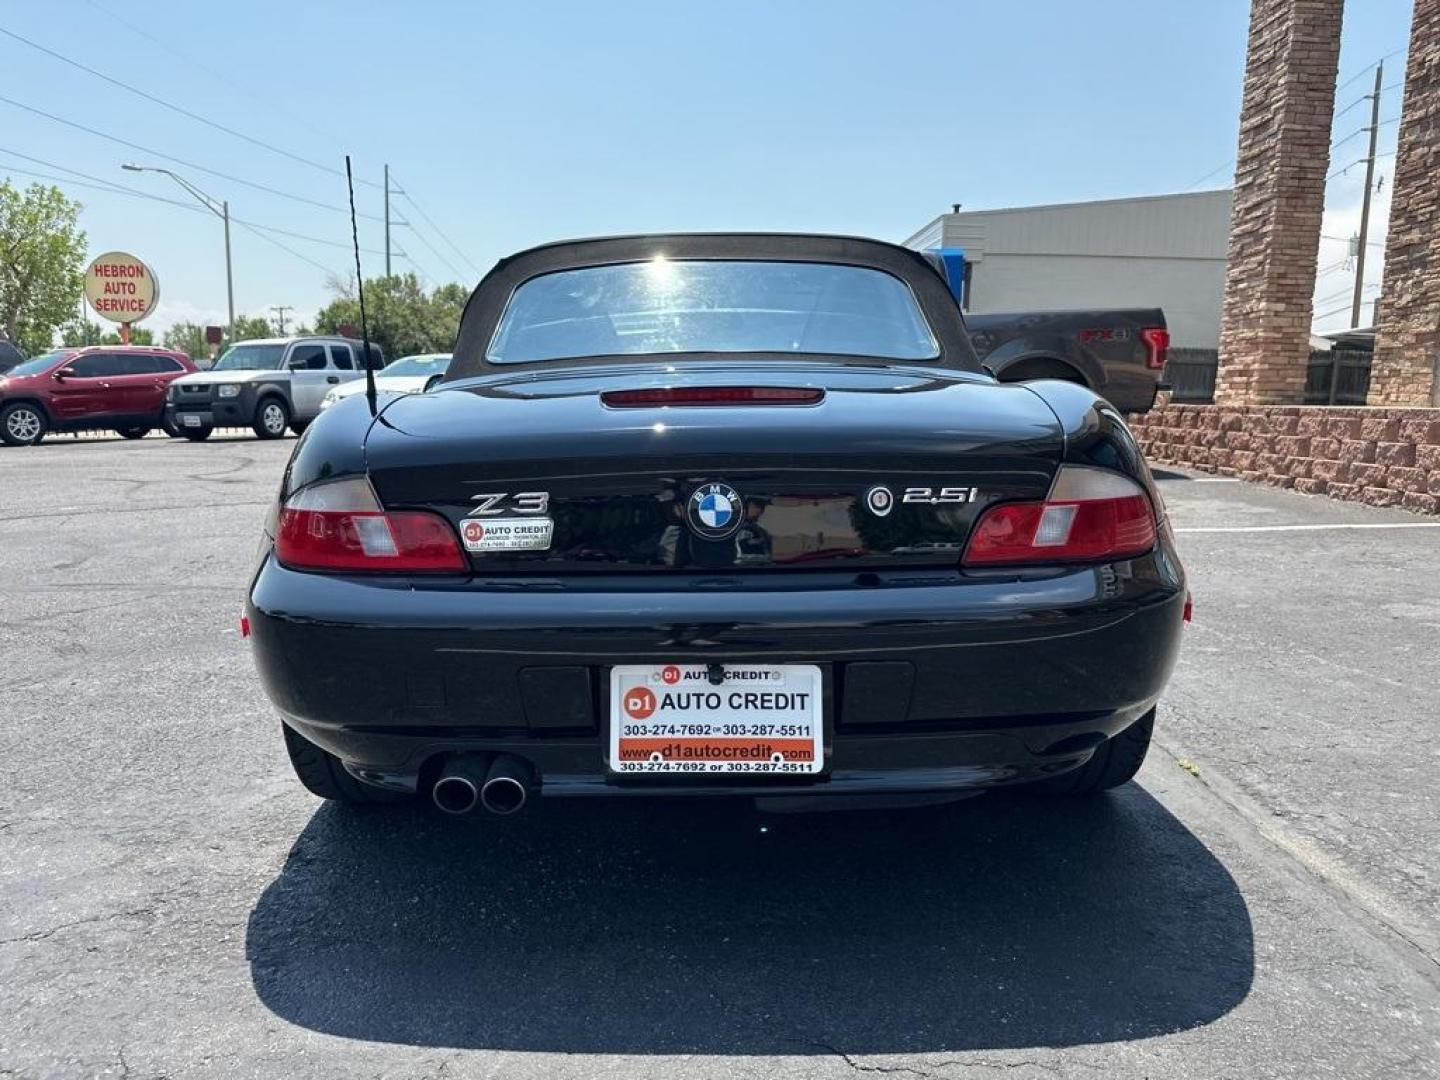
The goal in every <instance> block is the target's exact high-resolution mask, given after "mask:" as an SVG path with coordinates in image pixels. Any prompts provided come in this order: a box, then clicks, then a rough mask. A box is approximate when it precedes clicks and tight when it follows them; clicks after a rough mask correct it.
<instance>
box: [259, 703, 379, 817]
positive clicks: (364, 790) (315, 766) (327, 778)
mask: <svg viewBox="0 0 1440 1080" xmlns="http://www.w3.org/2000/svg"><path fill="white" fill-rule="evenodd" d="M280 730H281V731H282V732H284V734H285V752H286V753H287V754H289V755H290V767H291V768H293V769H294V770H295V775H296V776H297V777H299V778H300V783H302V784H304V785H305V790H307V791H308V792H310V794H312V795H318V796H320V798H322V799H333V800H334V801H335V802H343V803H353V804H355V805H374V804H376V803H393V802H401V801H403V800H404V799H405V796H404V795H401V794H400V793H399V792H396V791H386V790H384V789H383V788H377V787H372V786H371V785H369V784H362V783H361V782H360V781H359V780H356V779H355V778H354V777H353V776H351V775H350V774H349V773H348V772H346V771H345V766H344V765H341V764H340V759H339V758H337V757H336V756H335V755H334V754H331V753H328V752H326V751H324V750H322V749H320V747H318V746H316V745H315V744H314V743H312V742H311V741H310V740H309V739H307V738H305V736H303V735H301V734H299V733H298V732H296V731H293V730H292V729H291V727H290V725H289V724H283V723H282V724H281V725H280Z"/></svg>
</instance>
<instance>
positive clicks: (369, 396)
mask: <svg viewBox="0 0 1440 1080" xmlns="http://www.w3.org/2000/svg"><path fill="white" fill-rule="evenodd" d="M345 186H346V187H348V188H349V189H350V243H351V244H352V245H353V246H354V248H355V287H356V289H358V290H359V293H360V341H361V343H362V344H363V345H364V346H365V356H364V359H363V360H362V361H361V362H362V363H363V364H364V365H365V400H366V401H368V402H370V415H371V416H374V415H375V413H376V409H375V365H374V364H373V363H372V362H371V356H370V327H369V326H368V325H366V323H365V278H364V276H363V275H361V273H360V234H359V233H358V232H357V231H356V230H355V177H354V175H353V174H352V173H351V171H350V155H349V154H346V155H345Z"/></svg>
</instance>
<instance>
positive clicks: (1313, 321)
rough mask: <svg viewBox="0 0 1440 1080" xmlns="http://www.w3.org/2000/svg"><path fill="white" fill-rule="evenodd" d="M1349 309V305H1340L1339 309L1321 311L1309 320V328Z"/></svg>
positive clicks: (1375, 287) (1374, 287)
mask: <svg viewBox="0 0 1440 1080" xmlns="http://www.w3.org/2000/svg"><path fill="white" fill-rule="evenodd" d="M1379 287H1380V286H1379V285H1367V286H1365V288H1367V289H1378V288H1379ZM1345 291H1346V292H1347V293H1348V292H1349V291H1350V290H1349V289H1346V290H1345ZM1350 307H1351V305H1349V304H1342V305H1341V306H1340V307H1337V308H1331V309H1330V310H1329V311H1322V312H1320V313H1319V314H1318V315H1314V316H1312V317H1311V319H1310V325H1311V326H1314V325H1315V324H1316V323H1317V322H1319V321H1320V320H1321V319H1328V318H1329V317H1330V316H1331V315H1339V314H1340V313H1341V312H1342V311H1349V310H1350Z"/></svg>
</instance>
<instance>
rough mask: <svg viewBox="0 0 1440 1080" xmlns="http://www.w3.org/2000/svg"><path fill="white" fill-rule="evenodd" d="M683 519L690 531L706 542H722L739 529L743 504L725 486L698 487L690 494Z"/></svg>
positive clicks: (743, 511)
mask: <svg viewBox="0 0 1440 1080" xmlns="http://www.w3.org/2000/svg"><path fill="white" fill-rule="evenodd" d="M685 516H686V517H687V518H688V519H689V522H690V528H692V529H693V530H695V532H696V533H697V534H698V535H700V536H703V537H704V538H705V539H707V540H723V539H725V537H727V536H729V535H730V534H731V533H733V532H734V531H735V530H736V529H738V528H740V523H741V521H743V520H744V518H745V503H744V501H743V500H742V499H741V498H740V496H739V494H738V493H737V492H736V491H735V489H734V488H732V487H731V486H730V485H729V484H720V483H709V484H701V485H700V486H699V487H698V488H696V489H695V490H694V491H693V492H691V493H690V502H689V503H688V504H687V506H686V512H685Z"/></svg>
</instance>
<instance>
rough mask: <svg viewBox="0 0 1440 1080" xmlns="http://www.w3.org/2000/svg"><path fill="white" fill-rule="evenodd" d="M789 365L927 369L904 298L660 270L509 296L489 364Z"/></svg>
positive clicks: (925, 335) (635, 268)
mask: <svg viewBox="0 0 1440 1080" xmlns="http://www.w3.org/2000/svg"><path fill="white" fill-rule="evenodd" d="M690 352H719V353H731V352H758V353H767V352H768V353H796V354H805V353H810V354H818V355H832V356H834V355H840V356H865V357H878V358H881V359H891V360H933V359H935V358H936V357H937V356H938V355H939V348H938V346H937V345H936V342H935V336H934V334H932V333H931V331H930V327H929V325H928V324H927V323H926V321H925V316H924V315H923V314H922V313H921V310H920V305H919V304H918V303H917V302H916V300H915V296H914V294H913V293H912V292H911V291H910V288H909V286H907V285H906V284H905V283H904V282H902V281H901V280H900V279H899V278H897V277H895V276H894V275H892V274H888V273H886V272H885V271H883V270H874V269H870V268H869V267H863V266H845V265H840V264H834V263H807V262H759V261H743V260H709V259H706V260H701V259H676V260H670V259H665V258H656V259H650V260H648V261H645V262H633V263H616V264H613V265H607V266H587V267H581V268H578V269H575V270H559V271H555V272H553V273H549V274H542V275H540V276H538V277H533V278H530V279H529V280H528V281H525V282H523V283H522V284H521V285H520V286H519V287H518V288H517V289H516V290H515V292H514V293H513V294H512V295H511V297H510V302H509V303H508V304H507V305H506V308H505V313H504V314H503V315H502V316H501V318H500V325H499V326H498V327H496V330H495V337H494V339H493V340H492V342H491V343H490V348H489V350H488V351H487V353H486V358H487V359H488V360H489V361H490V363H492V364H523V363H530V362H534V361H540V360H565V359H573V358H578V357H587V356H642V355H664V354H667V353H690Z"/></svg>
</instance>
